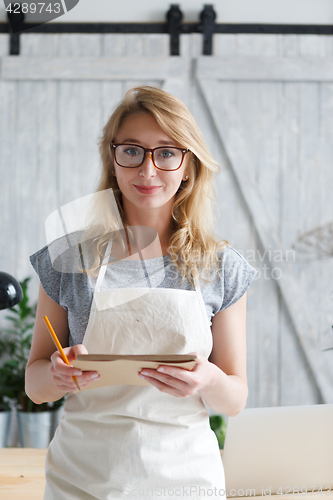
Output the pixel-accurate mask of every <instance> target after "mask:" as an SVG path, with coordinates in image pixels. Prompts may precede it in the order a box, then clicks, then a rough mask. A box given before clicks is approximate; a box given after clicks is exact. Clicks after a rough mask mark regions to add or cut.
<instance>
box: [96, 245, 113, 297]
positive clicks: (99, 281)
mask: <svg viewBox="0 0 333 500" xmlns="http://www.w3.org/2000/svg"><path fill="white" fill-rule="evenodd" d="M111 248H112V240H111V241H109V243H108V245H107V247H106V250H105V255H104V259H103V262H102V265H101V268H100V270H99V273H98V277H97V281H96V287H95V291H96V292H99V290H100V288H101V285H102V282H103V279H104V276H105V273H106V265H107V263H108V261H109V257H110V254H111Z"/></svg>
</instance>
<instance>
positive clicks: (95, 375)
mask: <svg viewBox="0 0 333 500" xmlns="http://www.w3.org/2000/svg"><path fill="white" fill-rule="evenodd" d="M91 378H99V374H98V373H93V374H92V375H91Z"/></svg>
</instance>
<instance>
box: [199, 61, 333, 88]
mask: <svg viewBox="0 0 333 500" xmlns="http://www.w3.org/2000/svg"><path fill="white" fill-rule="evenodd" d="M196 71H197V74H198V75H201V76H202V75H207V78H209V79H211V80H213V79H217V80H232V81H239V80H241V81H276V82H281V81H298V82H305V81H312V82H319V81H322V82H324V81H326V82H327V81H333V58H322V59H320V58H318V57H307V58H301V57H288V58H287V57H274V59H272V57H267V58H266V57H250V56H249V57H240V56H239V57H199V58H198V61H197V69H196Z"/></svg>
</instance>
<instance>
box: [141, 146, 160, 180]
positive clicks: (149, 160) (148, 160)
mask: <svg viewBox="0 0 333 500" xmlns="http://www.w3.org/2000/svg"><path fill="white" fill-rule="evenodd" d="M140 169H141V170H140V173H141V174H142V175H148V176H150V177H152V176H154V175H156V168H155V165H154V162H153V154H152V152H151V151H147V153H146V156H145V159H144V162H143V163H142V165H141V167H140Z"/></svg>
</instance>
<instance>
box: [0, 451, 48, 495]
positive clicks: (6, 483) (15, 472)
mask: <svg viewBox="0 0 333 500" xmlns="http://www.w3.org/2000/svg"><path fill="white" fill-rule="evenodd" d="M45 456H46V450H37V449H32V448H0V498H1V500H43V494H44V487H45V476H44V463H45Z"/></svg>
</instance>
